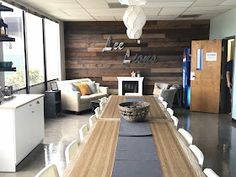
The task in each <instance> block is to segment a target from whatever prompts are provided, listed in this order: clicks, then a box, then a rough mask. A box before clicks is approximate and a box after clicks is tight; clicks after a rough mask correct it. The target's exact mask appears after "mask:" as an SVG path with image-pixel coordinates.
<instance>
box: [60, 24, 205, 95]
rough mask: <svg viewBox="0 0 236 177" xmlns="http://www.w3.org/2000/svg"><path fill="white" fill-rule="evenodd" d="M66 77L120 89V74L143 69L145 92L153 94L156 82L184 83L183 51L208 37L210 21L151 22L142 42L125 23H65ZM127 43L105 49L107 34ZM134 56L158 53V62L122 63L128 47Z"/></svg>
mask: <svg viewBox="0 0 236 177" xmlns="http://www.w3.org/2000/svg"><path fill="white" fill-rule="evenodd" d="M64 29H65V58H66V79H75V78H84V77H89V78H91V79H92V80H95V81H96V82H99V83H101V85H104V86H108V87H109V88H110V89H117V88H118V86H117V79H116V77H117V76H130V73H131V72H132V71H140V72H141V75H142V76H144V77H145V79H144V94H152V90H153V84H154V82H169V83H180V84H181V83H182V53H183V49H184V48H185V47H190V45H191V40H201V39H208V38H209V21H206V20H202V21H149V22H147V23H146V25H145V27H144V29H143V35H142V37H141V43H140V44H137V41H136V40H130V39H128V38H127V36H126V28H125V26H124V24H123V22H65V23H64ZM109 36H111V37H112V43H114V42H125V47H124V49H123V50H113V51H109V52H102V49H103V47H104V46H105V44H106V41H107V39H108V37H109ZM127 49H130V50H131V55H132V56H133V55H135V54H142V55H153V54H155V55H157V56H158V62H157V63H155V64H143V63H142V64H135V63H131V64H123V59H124V56H125V53H126V50H127Z"/></svg>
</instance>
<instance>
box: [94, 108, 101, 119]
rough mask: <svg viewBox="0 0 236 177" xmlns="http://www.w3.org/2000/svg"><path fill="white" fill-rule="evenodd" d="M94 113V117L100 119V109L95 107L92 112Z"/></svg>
mask: <svg viewBox="0 0 236 177" xmlns="http://www.w3.org/2000/svg"><path fill="white" fill-rule="evenodd" d="M94 112H95V116H96V117H97V119H98V118H100V115H101V109H100V107H97V108H96V109H95V110H94Z"/></svg>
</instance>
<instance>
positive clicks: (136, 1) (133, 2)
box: [119, 0, 147, 6]
mask: <svg viewBox="0 0 236 177" xmlns="http://www.w3.org/2000/svg"><path fill="white" fill-rule="evenodd" d="M119 2H120V3H121V4H124V5H128V6H142V5H145V4H146V3H147V1H146V0H119Z"/></svg>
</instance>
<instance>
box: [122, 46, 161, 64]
mask: <svg viewBox="0 0 236 177" xmlns="http://www.w3.org/2000/svg"><path fill="white" fill-rule="evenodd" d="M157 62H158V58H157V56H156V55H138V54H136V55H134V56H131V55H130V50H129V49H128V50H127V51H126V54H125V57H124V60H123V63H157Z"/></svg>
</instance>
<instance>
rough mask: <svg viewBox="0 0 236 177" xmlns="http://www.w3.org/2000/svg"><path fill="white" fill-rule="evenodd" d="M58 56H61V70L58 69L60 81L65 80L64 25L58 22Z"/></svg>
mask: <svg viewBox="0 0 236 177" xmlns="http://www.w3.org/2000/svg"><path fill="white" fill-rule="evenodd" d="M59 26H60V56H61V63H60V65H61V68H60V72H61V75H60V78H59V79H60V80H65V78H66V70H65V42H64V23H63V22H60V23H59Z"/></svg>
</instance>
